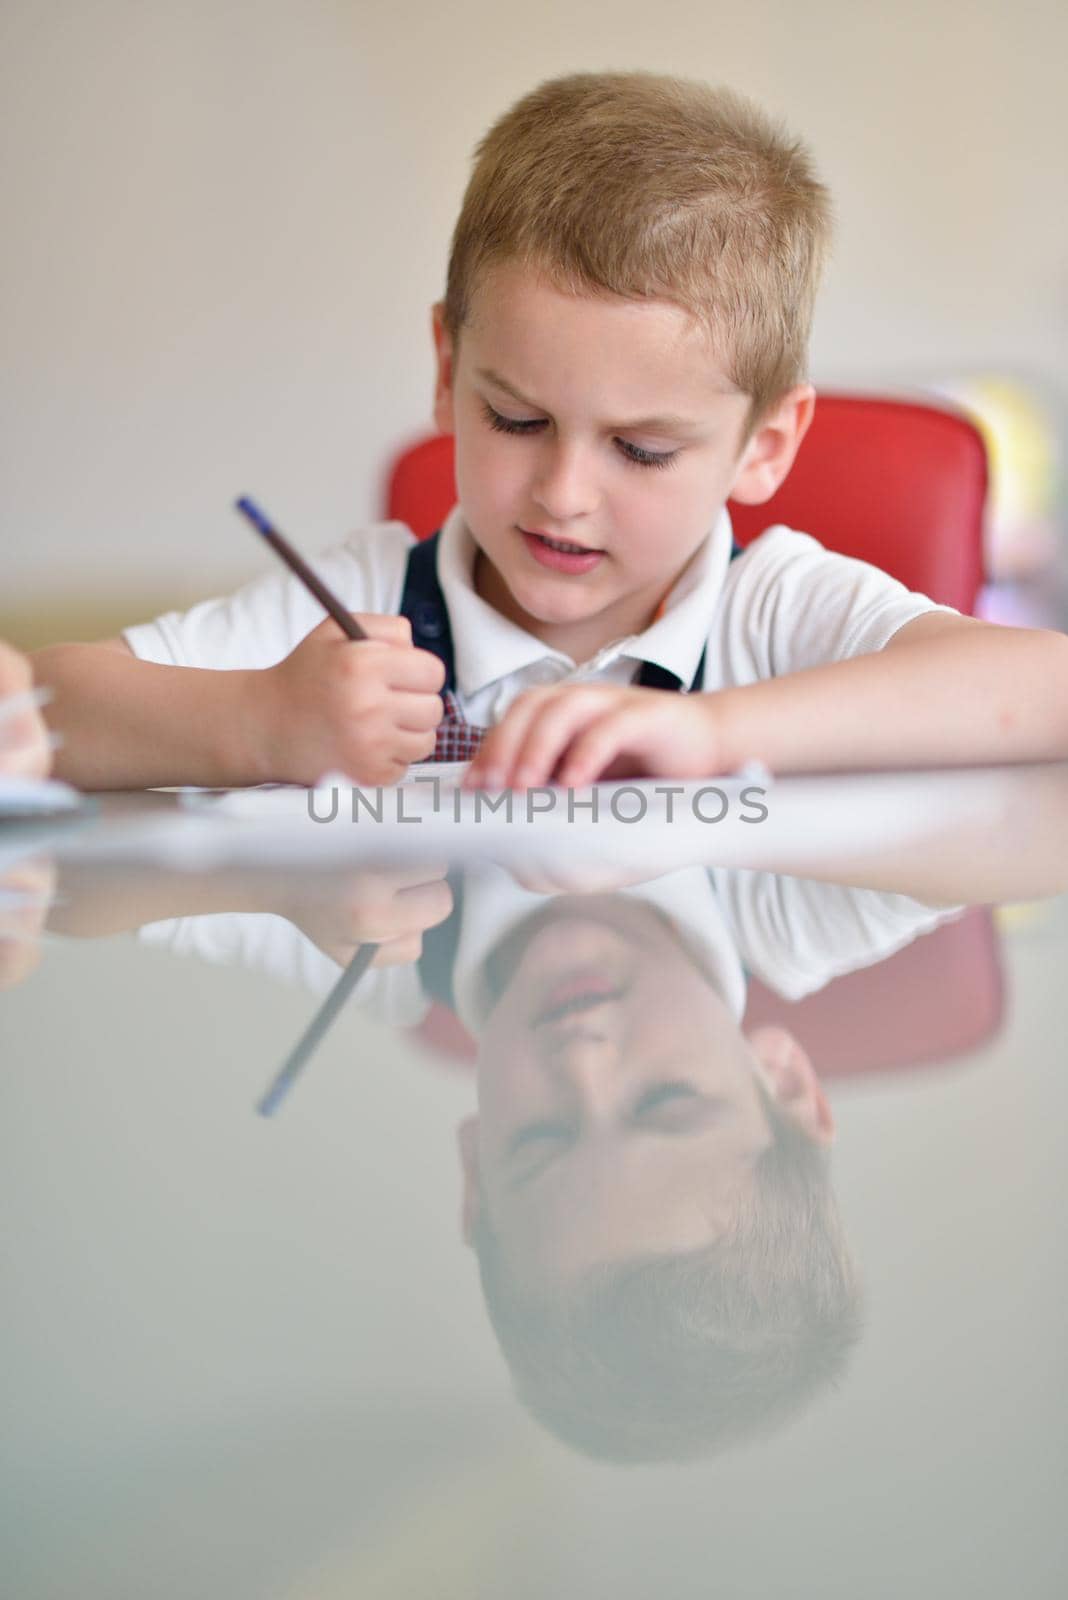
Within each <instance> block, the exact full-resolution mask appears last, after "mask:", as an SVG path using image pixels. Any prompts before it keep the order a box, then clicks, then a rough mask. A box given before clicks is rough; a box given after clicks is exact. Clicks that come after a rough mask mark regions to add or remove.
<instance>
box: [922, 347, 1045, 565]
mask: <svg viewBox="0 0 1068 1600" xmlns="http://www.w3.org/2000/svg"><path fill="white" fill-rule="evenodd" d="M938 392H939V393H940V394H943V395H945V396H946V398H947V399H950V400H952V401H954V403H955V404H956V405H958V406H960V407H961V408H962V410H964V411H966V412H967V413H968V415H969V416H970V417H971V419H972V421H973V422H974V423H975V425H976V427H977V428H978V429H979V431H980V433H981V434H982V436H983V442H984V443H985V445H986V449H987V456H988V458H989V462H990V500H989V509H988V523H987V557H986V560H987V576H988V577H989V578H991V579H993V580H994V581H996V580H998V579H999V578H1018V577H1022V576H1024V575H1025V574H1027V573H1031V572H1035V571H1036V570H1039V569H1041V568H1043V567H1045V566H1048V565H1049V564H1050V562H1051V561H1052V560H1053V559H1054V556H1055V552H1056V542H1057V541H1056V530H1055V520H1054V511H1055V504H1056V494H1057V481H1058V469H1059V465H1060V463H1059V460H1058V450H1057V440H1056V434H1055V431H1054V427H1053V424H1052V422H1051V420H1050V417H1049V414H1048V413H1047V411H1046V408H1045V407H1044V405H1043V404H1042V402H1041V400H1040V399H1039V398H1038V397H1037V396H1036V395H1035V394H1034V393H1033V392H1032V391H1031V390H1030V389H1028V388H1027V387H1026V385H1024V384H1022V383H1020V382H1018V381H1017V380H1016V379H1014V378H1006V377H998V376H995V375H993V374H991V375H988V376H977V377H972V378H954V379H949V380H948V381H947V382H945V383H941V384H939V385H938Z"/></svg>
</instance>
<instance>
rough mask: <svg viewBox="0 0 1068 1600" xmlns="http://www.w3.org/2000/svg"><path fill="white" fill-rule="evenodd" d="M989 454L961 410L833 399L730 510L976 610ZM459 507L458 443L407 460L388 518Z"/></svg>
mask: <svg viewBox="0 0 1068 1600" xmlns="http://www.w3.org/2000/svg"><path fill="white" fill-rule="evenodd" d="M986 489H987V466H986V450H985V447H984V445H983V440H982V436H981V435H980V433H979V430H978V429H977V428H976V427H975V426H974V424H973V423H971V422H969V421H968V419H967V418H966V417H964V416H962V415H961V414H960V413H958V412H955V411H951V410H947V409H943V408H942V407H939V406H934V405H926V404H921V403H919V402H916V401H910V400H890V399H882V398H866V397H862V396H856V395H844V394H824V395H821V396H820V398H819V399H818V400H817V402H816V413H815V416H814V418H813V422H812V426H811V428H810V429H809V431H808V434H807V436H806V438H805V441H804V443H803V444H802V446H801V449H800V450H799V451H798V454H797V460H796V461H795V462H794V465H793V469H792V470H791V472H790V474H789V476H788V477H787V479H786V482H785V483H784V484H783V485H782V487H781V488H780V489H779V491H778V492H777V493H776V494H775V495H774V496H773V497H772V499H771V500H769V501H767V502H766V503H765V504H764V505H759V506H742V505H735V504H734V503H733V502H732V503H731V505H730V513H731V520H732V522H733V524H734V531H735V535H736V537H737V539H738V541H739V543H740V544H743V545H744V544H748V542H749V541H750V539H754V538H755V537H756V536H757V534H759V533H761V532H763V530H764V529H765V528H768V527H770V526H771V525H772V523H776V522H784V523H786V524H787V525H788V526H789V527H791V528H798V529H800V530H801V531H802V532H803V533H811V534H812V535H813V537H814V538H816V539H819V541H820V542H821V544H824V545H826V546H827V548H828V549H829V550H837V551H839V552H840V553H841V554H842V555H847V556H858V557H859V558H860V559H861V560H862V561H870V562H871V563H872V564H873V565H874V566H877V567H881V568H882V569H883V571H884V572H889V573H890V574H891V576H892V577H895V578H899V579H900V580H901V582H902V583H904V584H905V585H906V586H907V587H908V588H910V589H919V590H920V591H921V593H923V594H927V595H930V597H931V599H932V600H938V601H940V602H941V603H942V604H943V605H951V606H956V608H957V609H958V610H959V611H967V612H970V611H974V609H975V603H976V599H977V597H978V594H979V590H980V587H981V585H982V581H983V508H984V504H985V500H986ZM455 501H456V484H455V480H454V477H453V449H452V438H451V437H450V436H449V435H448V434H434V435H432V436H431V437H430V438H426V439H422V440H420V441H419V442H418V443H417V444H414V445H412V446H411V447H410V448H408V449H407V450H405V451H403V452H402V453H401V455H400V456H399V457H398V459H397V460H396V462H395V463H394V465H393V469H392V471H391V473H390V477H389V486H388V499H387V506H386V515H387V516H389V517H396V518H398V519H399V520H400V521H401V522H406V523H407V524H408V526H409V527H410V528H412V529H413V530H414V532H415V533H416V534H417V535H418V536H419V538H421V539H422V538H425V537H426V536H427V534H429V533H433V531H434V529H435V528H438V527H440V526H441V523H442V522H443V521H444V519H445V517H446V515H447V514H448V512H449V511H450V510H451V509H452V506H453V505H454V504H455Z"/></svg>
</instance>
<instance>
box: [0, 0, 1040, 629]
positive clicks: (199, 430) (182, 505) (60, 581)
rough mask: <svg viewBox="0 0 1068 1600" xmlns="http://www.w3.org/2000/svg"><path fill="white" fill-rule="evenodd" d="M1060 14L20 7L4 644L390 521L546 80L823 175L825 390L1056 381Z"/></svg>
mask: <svg viewBox="0 0 1068 1600" xmlns="http://www.w3.org/2000/svg"><path fill="white" fill-rule="evenodd" d="M1066 56H1068V12H1065V10H1064V8H1063V7H1062V6H1061V5H1060V4H1055V3H1052V0H1051V3H1046V0H1022V3H1019V0H1018V3H1011V4H1010V3H1008V0H942V3H941V4H935V5H934V7H933V9H932V6H931V4H930V0H928V3H927V4H924V5H920V4H918V3H916V0H904V3H903V4H897V5H895V6H894V7H893V9H892V11H891V8H890V7H889V6H884V5H878V6H876V5H869V4H866V3H864V0H852V3H850V0H812V3H809V4H807V5H797V4H788V3H785V0H746V3H745V4H735V5H727V4H725V3H723V0H658V3H657V4H656V5H655V6H650V5H649V4H648V3H646V0H642V3H636V0H622V3H608V0H589V3H586V4H576V3H574V0H569V3H562V0H541V3H539V4H538V5H537V6H532V7H519V6H514V5H513V6H503V5H501V4H499V3H498V4H491V3H490V0H454V3H452V4H450V5H448V6H445V5H440V4H437V3H431V0H408V3H407V4H406V3H405V0H400V3H398V4H394V5H392V6H390V7H385V6H378V5H371V4H363V3H351V0H350V3H346V0H333V3H331V0H259V3H251V0H248V3H241V0H212V3H208V0H184V3H179V0H5V3H4V5H3V7H2V9H0V203H2V208H3V209H2V217H3V232H4V244H3V250H2V251H0V305H2V307H3V312H2V315H3V338H2V367H0V407H2V430H0V437H2V440H3V471H2V474H0V496H2V539H3V554H2V557H0V626H2V625H7V626H8V629H9V631H11V629H12V628H15V629H17V630H19V631H20V632H21V633H22V635H23V637H27V636H28V635H29V634H32V632H33V630H34V618H35V616H37V617H39V615H40V614H41V613H42V612H47V613H50V614H58V612H59V611H60V610H62V609H63V608H64V607H67V608H68V609H69V607H70V605H72V604H73V605H76V606H78V607H83V608H88V609H89V610H93V609H94V608H95V609H96V610H97V611H100V610H101V608H103V610H105V611H106V610H108V609H110V610H111V611H113V612H115V613H117V614H118V615H120V616H121V615H123V614H125V612H126V611H128V610H129V608H131V607H132V608H134V609H135V610H140V609H142V608H143V606H144V605H146V604H149V605H153V606H154V605H156V604H157V603H159V602H160V601H161V600H163V599H165V598H172V597H173V598H174V599H175V600H182V599H185V598H191V597H193V596H195V595H196V594H200V593H205V592H210V591H211V590H213V589H216V588H218V587H220V586H228V585H230V584H232V583H234V582H236V581H239V580H240V579H241V578H242V577H244V576H246V575H248V574H250V573H251V572H253V571H255V570H257V568H258V567H261V566H262V561H263V558H262V555H261V554H260V552H258V551H257V550H255V549H254V548H253V547H252V544H251V541H250V538H249V535H248V534H247V533H246V532H245V531H244V530H243V528H242V527H241V526H240V525H239V523H238V521H237V519H236V518H235V517H234V516H233V514H232V513H231V511H230V510H229V506H230V502H231V501H232V499H233V497H234V496H235V494H237V493H241V492H245V491H248V492H251V493H254V494H256V495H257V496H259V497H260V498H261V499H262V501H263V503H264V504H265V506H267V507H268V508H269V509H270V510H271V511H272V512H273V513H274V514H275V515H276V517H277V518H278V520H279V522H280V523H281V524H282V525H283V526H284V527H286V528H288V529H289V530H290V531H291V532H292V534H293V535H294V536H295V537H296V538H297V539H298V540H299V541H300V543H301V544H302V545H303V546H304V547H305V548H308V549H314V548H315V547H316V546H317V545H321V544H323V543H325V542H327V541H329V540H331V539H333V538H335V537H338V536H339V535H341V534H342V533H343V532H346V531H348V530H349V529H351V528H352V527H354V526H356V525H358V524H359V523H360V522H361V521H362V520H364V519H367V518H369V517H372V516H373V515H374V514H375V513H376V510H377V506H378V503H379V495H380V484H381V474H382V470H383V466H384V463H385V461H386V460H387V458H388V456H389V454H390V452H391V451H393V450H394V449H395V448H396V447H397V445H398V444H399V443H400V442H402V441H403V440H404V439H405V438H406V437H407V436H409V435H411V434H412V433H413V432H417V431H419V430H421V429H422V428H423V427H424V426H425V425H426V423H427V421H428V396H429V385H430V375H431V367H430V357H429V341H428V335H427V326H428V324H427V307H428V305H429V303H430V301H431V300H432V299H433V298H434V297H435V296H436V295H437V294H438V293H439V292H440V287H441V283H442V277H443V268H444V259H445V250H446V244H447V238H448V232H449V229H450V226H451V222H452V219H453V214H454V211H455V207H456V204H457V202H458V199H459V196H460V193H461V189H462V186H463V183H464V179H465V173H466V167H467V161H468V158H469V154H470V150H471V147H472V145H473V143H474V141H475V140H476V139H477V137H478V136H479V134H480V133H481V132H482V130H483V129H484V128H485V126H486V124H487V123H488V122H489V120H490V119H491V118H492V117H493V116H494V115H495V114H496V113H498V112H499V111H500V110H501V109H503V107H505V106H506V105H507V104H508V103H509V102H510V101H511V100H512V99H513V98H515V96H516V95H517V94H519V93H520V92H522V91H523V90H524V89H526V88H528V87H529V86H531V85H532V84H533V83H534V82H536V81H537V80H538V79H540V78H542V77H545V76H548V75H550V74H553V73H557V72H561V71H565V70H569V69H570V70H573V69H577V68H584V67H585V68H595V67H633V66H645V67H650V68H656V69H663V70H669V71H676V72H683V73H688V74H691V75H695V76H703V77H706V78H708V79H711V80H715V81H724V82H729V83H732V84H733V85H735V86H736V87H739V88H741V89H743V90H745V91H747V92H749V93H751V94H753V95H754V96H756V97H757V98H759V99H761V100H762V101H764V102H765V103H766V104H768V105H769V106H771V107H774V108H776V109H778V110H779V111H780V112H781V113H782V114H783V115H784V117H786V118H787V120H788V121H789V122H790V123H791V124H793V125H794V126H795V127H796V128H797V129H798V130H799V131H801V132H802V133H804V134H805V135H806V136H807V137H808V139H809V141H810V142H811V144H812V145H813V147H814V149H815V151H816V154H817V156H818V158H819V161H820V163H821V165H822V167H823V169H824V171H825V173H826V175H827V177H828V179H829V181H830V182H831V184H832V186H833V188H834V190H835V192H836V195H837V200H838V207H839V215H840V238H839V245H838V250H837V255H836V259H835V262H834V266H833V269H832V273H831V277H830V281H829V284H828V286H827V290H826V294H825V298H824V301H823V306H822V310H821V314H820V317H819V321H818V325H817V336H816V343H815V350H814V374H815V376H816V378H817V379H818V380H819V379H823V380H828V379H829V380H832V381H836V382H842V381H847V382H855V383H866V384H872V383H881V382H890V383H895V384H897V383H902V382H910V381H922V380H925V379H929V378H933V377H937V376H941V375H944V374H946V373H951V372H957V371H960V370H974V369H976V368H981V367H987V366H996V367H1001V368H1005V367H1010V368H1011V369H1012V370H1014V371H1016V372H1022V373H1025V374H1031V375H1033V376H1034V377H1036V378H1037V379H1039V380H1040V381H1042V382H1044V383H1045V384H1047V385H1050V386H1053V387H1055V386H1056V384H1057V383H1058V381H1059V375H1060V373H1061V372H1062V370H1063V366H1064V320H1065V318H1064V303H1063V285H1064V273H1065V261H1066V257H1068V248H1066V246H1068V213H1066V208H1065V206H1064V203H1063V196H1064V185H1063V166H1064V153H1065V149H1066V146H1068V141H1066V137H1065V135H1066V127H1065V124H1066V121H1068V118H1066V114H1065V109H1064V108H1065V98H1066V97H1065V95H1064V93H1063V79H1062V73H1063V63H1064V61H1065V59H1066Z"/></svg>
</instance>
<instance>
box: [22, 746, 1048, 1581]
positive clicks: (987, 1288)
mask: <svg viewBox="0 0 1068 1600" xmlns="http://www.w3.org/2000/svg"><path fill="white" fill-rule="evenodd" d="M751 782H756V780H751ZM629 787H630V788H631V789H632V790H633V791H635V792H637V793H638V794H639V795H640V796H641V797H643V798H644V800H645V811H644V812H643V815H642V818H641V820H640V821H634V820H627V819H628V818H631V817H632V816H633V815H635V814H636V812H637V810H638V802H637V801H635V799H634V794H633V793H632V794H631V795H630V797H629V798H628V799H626V801H625V802H621V803H620V804H619V805H617V806H616V807H615V809H613V808H612V807H611V805H610V803H609V802H610V800H611V798H612V797H611V796H609V795H608V794H607V792H606V793H605V794H604V795H603V796H602V801H603V802H604V803H603V805H602V810H601V814H600V815H599V816H598V817H597V818H596V819H594V818H593V817H592V816H591V814H590V813H589V812H588V811H587V812H586V813H580V814H576V815H573V816H572V817H571V818H570V819H569V818H568V817H567V816H566V814H565V813H564V812H563V811H562V808H561V806H559V805H558V806H557V808H556V810H555V812H552V813H550V811H549V808H547V807H546V808H545V810H544V812H541V813H539V812H537V810H536V811H535V814H534V815H533V816H532V817H531V818H529V819H528V818H526V816H525V815H524V814H522V806H521V805H519V806H518V809H517V815H516V816H515V817H513V819H512V820H511V821H508V820H506V819H504V818H503V817H490V816H487V817H486V818H484V819H482V820H480V821H479V822H478V823H476V822H475V820H474V819H473V816H472V815H471V812H470V810H465V811H464V812H463V816H462V817H461V816H460V815H459V813H457V814H456V815H455V816H454V815H453V814H452V812H451V810H450V805H451V802H448V803H445V802H443V801H442V800H441V797H439V802H438V809H437V811H436V812H433V814H432V802H431V800H430V798H429V793H427V794H424V795H423V797H422V798H421V799H419V798H410V799H409V802H408V803H409V805H410V806H411V807H413V808H414V809H413V811H412V813H411V814H412V815H418V816H420V817H422V818H423V820H422V821H421V822H419V823H418V824H417V825H415V826H413V825H412V824H411V822H408V821H398V819H397V816H396V813H395V812H388V814H384V816H383V818H381V819H379V820H377V821H375V820H374V819H373V818H371V819H370V820H369V812H368V811H367V808H366V807H365V808H364V811H363V812H362V813H361V817H360V820H359V821H357V822H354V821H353V819H352V811H351V805H350V801H351V796H349V795H348V794H347V793H343V794H342V796H341V805H340V807H339V814H338V816H337V817H336V818H335V819H334V820H333V821H332V822H329V823H324V822H322V821H318V820H315V819H314V818H313V816H312V815H311V813H310V811H309V810H308V800H307V797H306V796H304V795H303V794H299V795H298V794H292V793H291V794H281V795H279V794H272V795H261V796H260V797H259V799H258V800H257V798H256V796H255V795H254V796H252V797H249V796H243V797H242V796H238V797H213V796H181V795H162V794H153V795H143V796H113V797H106V798H105V799H104V801H103V803H102V804H101V806H100V807H99V809H98V810H97V812H96V814H95V815H92V816H86V817H77V818H73V819H71V820H69V821H56V822H54V823H37V824H33V825H26V824H22V823H10V822H9V823H0V986H2V992H0V1059H2V1070H0V1102H2V1111H0V1148H2V1162H0V1190H2V1195H3V1207H2V1215H3V1218H4V1223H3V1233H2V1246H0V1259H2V1263H3V1265H2V1279H3V1305H4V1316H3V1320H2V1324H0V1355H2V1360H0V1370H2V1372H3V1378H2V1380H0V1394H2V1411H0V1441H2V1442H0V1458H2V1465H0V1473H2V1480H3V1482H2V1490H0V1502H2V1533H0V1593H3V1594H4V1595H5V1596H6V1595H10V1596H12V1597H13V1600H45V1597H47V1600H59V1597H64V1600H65V1597H67V1596H71V1597H74V1596H77V1597H78V1600H97V1597H99V1600H125V1597H127V1596H129V1597H131V1600H133V1597H137V1600H148V1597H160V1600H171V1597H174V1600H179V1597H181V1600H186V1597H197V1600H202V1597H208V1600H214V1597H215V1596H218V1597H220V1600H221V1597H226V1600H244V1597H249V1600H340V1597H342V1596H346V1597H347V1596H358V1597H360V1600H372V1597H373V1600H377V1597H379V1596H383V1597H386V1596H388V1597H391V1600H392V1597H401V1596H404V1597H413V1600H414V1597H420V1600H422V1597H424V1596H425V1597H427V1600H451V1597H453V1596H455V1597H463V1600H467V1597H473V1600H474V1597H477V1600H481V1597H493V1600H496V1597H498V1596H509V1597H512V1600H542V1597H550V1596H551V1597H554V1600H555V1597H567V1600H570V1597H571V1596H575V1597H579V1596H582V1597H593V1600H600V1597H601V1596H604V1597H606V1600H607V1597H612V1600H629V1597H632V1596H633V1597H634V1600H647V1597H648V1596H650V1595H651V1594H658V1595H663V1596H665V1597H668V1600H675V1597H678V1600H689V1597H691V1596H692V1597H698V1596H701V1597H704V1596H708V1595H713V1594H717V1595H718V1594H722V1595H726V1596H731V1597H734V1596H754V1597H756V1596H760V1597H765V1600H766V1597H778V1596H784V1597H785V1596H790V1597H798V1596H809V1595H811V1596H820V1597H829V1596H835V1597H837V1596H842V1597H849V1600H858V1597H859V1600H881V1597H883V1596H886V1597H891V1596H893V1597H898V1596H902V1595H910V1596H911V1595H915V1596H922V1597H937V1600H942V1597H946V1600H948V1597H956V1596H962V1597H964V1596H968V1597H973V1600H975V1597H980V1596H990V1597H995V1596H997V1597H999V1600H1000V1597H1001V1596H1003V1595H1005V1594H1007V1593H1012V1594H1014V1595H1019V1596H1025V1597H1036V1600H1037V1597H1040V1596H1041V1597H1045V1596H1050V1597H1052V1596H1060V1595H1061V1594H1063V1593H1064V1592H1065V1586H1066V1581H1068V1532H1066V1523H1065V1517H1064V1502H1065V1489H1066V1469H1068V1427H1066V1420H1068V1417H1066V1412H1068V1406H1066V1359H1065V1350H1066V1346H1068V1292H1066V1291H1068V1273H1066V1269H1065V1249H1064V1240H1065V1232H1066V1230H1065V1223H1066V1220H1068V1218H1066V1212H1068V1182H1066V1179H1065V1163H1064V1155H1063V1136H1064V1128H1065V1126H1066V1123H1068V1077H1066V1073H1065V1047H1064V1040H1065V1038H1066V1036H1068V897H1066V895H1065V890H1066V888H1068V768H1066V767H1060V766H1048V767H1040V768H1016V769H997V770H990V771H975V772H943V773H929V774H884V775H858V776H849V775H842V776H839V777H834V776H831V777H827V778H820V779H808V780H793V781H789V780H782V781H780V782H779V783H776V784H774V785H773V786H771V787H770V789H768V790H767V791H766V792H762V794H761V796H759V797H756V798H754V796H753V795H750V797H749V801H748V805H749V808H750V810H751V811H752V810H755V809H757V807H758V805H759V806H761V807H762V808H763V809H764V810H765V812H766V815H765V816H764V817H763V818H761V819H760V823H759V825H754V824H753V823H752V822H748V823H747V822H746V821H744V820H743V815H744V812H743V802H742V798H741V795H742V790H741V787H740V786H735V787H732V786H731V784H730V783H728V784H727V785H725V786H724V787H723V794H724V796H725V799H726V809H725V811H724V814H723V816H722V818H720V819H719V820H718V821H716V822H711V821H708V820H702V815H703V816H704V818H709V817H711V816H712V815H713V814H714V813H715V812H718V811H719V810H720V809H721V803H720V801H719V800H717V799H715V797H714V796H712V795H711V794H710V793H709V792H708V790H709V789H710V788H711V786H704V789H705V791H706V792H705V793H704V794H703V796H702V798H701V800H700V801H699V803H698V804H697V807H696V809H695V808H694V795H695V793H696V792H697V788H698V787H700V786H693V785H689V786H680V788H679V789H678V791H677V792H676V794H675V795H674V796H673V797H670V802H671V807H672V816H671V818H670V819H669V817H668V814H667V811H668V798H666V797H665V796H664V795H663V794H659V795H654V794H653V793H652V789H651V786H644V787H643V786H641V785H638V786H629ZM322 798H323V797H322V796H320V797H319V799H320V800H322ZM391 803H392V802H391ZM469 803H470V802H469V799H468V800H466V801H465V802H464V803H463V804H464V806H469ZM517 804H518V803H517ZM257 806H258V807H259V809H257ZM321 815H325V812H322V813H321Z"/></svg>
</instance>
